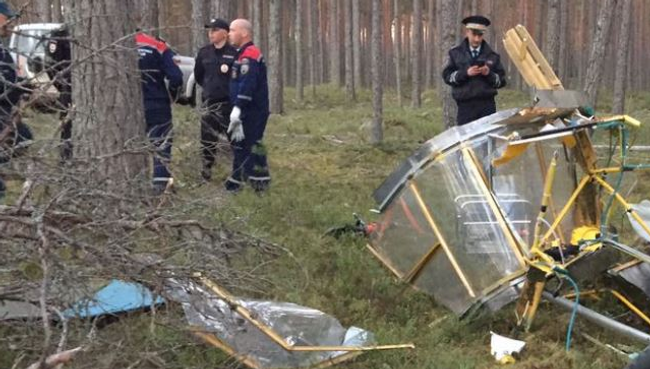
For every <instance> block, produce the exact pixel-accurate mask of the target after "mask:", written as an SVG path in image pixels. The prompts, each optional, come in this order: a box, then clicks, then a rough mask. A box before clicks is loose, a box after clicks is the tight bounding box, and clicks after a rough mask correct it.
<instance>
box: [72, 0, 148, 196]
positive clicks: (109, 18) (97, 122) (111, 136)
mask: <svg viewBox="0 0 650 369" xmlns="http://www.w3.org/2000/svg"><path fill="white" fill-rule="evenodd" d="M74 3H75V5H74V7H73V8H69V7H68V8H66V9H67V10H71V11H72V12H73V13H72V14H70V17H71V19H72V22H71V27H72V34H73V36H74V39H75V40H77V41H78V44H79V45H89V46H90V47H77V48H74V49H73V65H75V68H74V69H73V74H72V75H73V83H72V86H73V101H74V102H75V109H76V111H77V113H76V114H75V115H74V116H75V118H74V122H73V125H72V127H73V139H74V141H75V157H76V158H79V159H82V160H88V161H89V162H91V163H92V164H93V167H92V168H93V170H92V171H91V174H90V176H91V178H89V181H91V182H94V183H95V184H97V185H99V184H104V185H106V186H108V188H121V187H122V186H126V184H127V183H128V182H129V181H132V180H133V179H135V178H136V177H137V176H141V175H143V174H145V173H146V171H147V168H148V166H147V160H146V158H147V156H146V155H142V153H132V152H129V149H134V145H138V144H139V143H142V142H144V134H145V122H144V113H143V105H142V95H141V91H140V73H139V72H135V71H137V70H138V54H137V51H136V48H135V40H134V37H133V36H128V37H125V36H127V35H130V34H132V32H133V30H134V28H135V27H134V23H133V22H132V19H131V17H130V15H131V14H133V13H134V11H135V7H134V2H133V0H123V1H120V2H119V3H118V2H112V1H104V0H74ZM68 4H69V3H68ZM66 5H67V4H66ZM118 40H121V41H118ZM99 50H101V52H98V51H99ZM138 138H142V140H138ZM136 147H137V146H136ZM98 158H101V159H99V160H98ZM95 169H96V170H95Z"/></svg>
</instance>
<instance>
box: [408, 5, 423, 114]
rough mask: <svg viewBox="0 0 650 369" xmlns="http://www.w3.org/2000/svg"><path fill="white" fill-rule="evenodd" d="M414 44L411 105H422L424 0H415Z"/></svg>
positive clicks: (412, 30) (416, 106)
mask: <svg viewBox="0 0 650 369" xmlns="http://www.w3.org/2000/svg"><path fill="white" fill-rule="evenodd" d="M411 34H412V41H413V43H412V45H411V50H412V51H413V54H412V55H411V60H412V62H413V73H412V76H413V79H412V88H413V89H412V91H411V106H412V107H414V108H419V107H420V106H422V71H421V70H420V69H421V65H422V46H423V45H422V0H413V27H412V29H411Z"/></svg>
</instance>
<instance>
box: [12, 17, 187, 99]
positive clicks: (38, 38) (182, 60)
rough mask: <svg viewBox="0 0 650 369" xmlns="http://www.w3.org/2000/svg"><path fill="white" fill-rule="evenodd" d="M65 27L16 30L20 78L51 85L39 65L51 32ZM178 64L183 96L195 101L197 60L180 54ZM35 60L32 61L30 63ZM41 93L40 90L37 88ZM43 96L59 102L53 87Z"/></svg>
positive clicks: (46, 25) (45, 25) (53, 25)
mask: <svg viewBox="0 0 650 369" xmlns="http://www.w3.org/2000/svg"><path fill="white" fill-rule="evenodd" d="M62 26H63V24H62V23H28V24H21V25H19V26H16V27H14V29H13V33H12V34H11V39H10V41H9V50H10V51H11V56H12V57H13V58H14V61H15V62H16V65H17V66H18V76H19V77H23V78H25V79H28V80H30V81H31V82H32V83H33V84H34V85H35V87H38V86H44V85H45V84H47V83H49V82H50V79H49V78H48V76H47V73H45V72H44V71H39V70H38V68H37V67H36V65H37V64H38V63H39V59H40V62H41V63H42V61H43V60H44V59H45V46H47V38H48V36H49V35H50V33H51V32H52V31H54V30H56V29H59V28H61V27H62ZM174 60H175V61H176V64H177V65H178V66H179V68H180V69H181V71H182V72H183V91H182V92H183V96H186V97H188V98H190V99H191V101H192V102H194V100H195V94H196V88H195V81H194V58H192V57H189V56H181V55H177V56H176V57H174ZM30 61H31V62H30ZM37 90H38V89H37ZM36 93H42V94H43V95H44V96H43V97H46V98H48V100H49V99H51V98H54V99H56V98H57V96H58V91H57V90H56V88H55V87H54V86H50V87H49V88H48V89H47V90H46V91H36Z"/></svg>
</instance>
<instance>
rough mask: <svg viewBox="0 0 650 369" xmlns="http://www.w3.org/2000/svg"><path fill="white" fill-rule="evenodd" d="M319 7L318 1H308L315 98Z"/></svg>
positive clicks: (310, 67) (308, 43)
mask: <svg viewBox="0 0 650 369" xmlns="http://www.w3.org/2000/svg"><path fill="white" fill-rule="evenodd" d="M317 7H318V2H317V0H308V2H307V23H308V27H309V28H308V32H309V37H308V39H307V48H308V49H309V54H308V55H309V84H310V85H311V94H312V96H314V97H316V53H317V52H318V48H317V47H316V37H317V33H316V32H317V31H316V30H317V28H316V24H317V23H316V18H317V16H318V13H317V12H316V8H317Z"/></svg>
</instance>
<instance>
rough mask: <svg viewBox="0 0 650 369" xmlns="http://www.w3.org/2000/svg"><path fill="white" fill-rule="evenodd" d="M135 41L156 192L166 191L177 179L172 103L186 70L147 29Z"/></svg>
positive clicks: (169, 50)
mask: <svg viewBox="0 0 650 369" xmlns="http://www.w3.org/2000/svg"><path fill="white" fill-rule="evenodd" d="M135 41H136V44H137V46H138V52H139V54H140V60H139V68H140V71H141V73H142V97H143V99H144V115H145V120H146V122H147V136H148V137H149V140H150V141H151V142H152V143H153V145H154V146H155V147H156V153H155V155H154V159H153V187H154V192H155V193H156V194H162V193H163V192H164V191H165V189H166V188H168V187H169V186H171V185H172V183H173V180H172V175H171V173H170V171H169V163H170V161H171V154H172V152H171V151H172V135H171V133H172V108H171V103H172V99H173V100H176V98H177V97H178V94H179V92H180V88H181V86H182V85H183V73H182V72H181V70H180V68H179V67H178V65H176V63H175V62H174V59H173V57H174V52H173V51H172V50H171V49H170V48H169V47H168V46H167V44H166V43H165V42H164V41H161V40H160V39H157V38H155V37H153V36H150V35H147V34H145V33H138V34H137V35H136V37H135ZM165 80H166V81H167V84H166V83H165ZM170 95H171V98H170Z"/></svg>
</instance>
